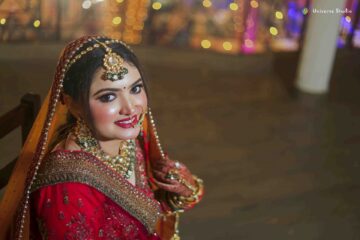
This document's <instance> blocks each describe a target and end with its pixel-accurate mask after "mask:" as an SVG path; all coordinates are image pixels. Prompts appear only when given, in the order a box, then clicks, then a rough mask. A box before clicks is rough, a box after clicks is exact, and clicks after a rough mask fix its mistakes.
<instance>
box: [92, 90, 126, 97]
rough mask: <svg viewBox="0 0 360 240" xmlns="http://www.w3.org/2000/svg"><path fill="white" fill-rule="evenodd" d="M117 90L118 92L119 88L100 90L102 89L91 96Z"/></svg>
mask: <svg viewBox="0 0 360 240" xmlns="http://www.w3.org/2000/svg"><path fill="white" fill-rule="evenodd" d="M119 90H120V88H102V89H100V90H98V91H97V92H96V93H94V94H93V96H96V95H98V94H99V93H102V92H106V91H111V92H117V91H119Z"/></svg>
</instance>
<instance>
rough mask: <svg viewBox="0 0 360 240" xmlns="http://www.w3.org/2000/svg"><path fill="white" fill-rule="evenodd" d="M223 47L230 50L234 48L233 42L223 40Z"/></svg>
mask: <svg viewBox="0 0 360 240" xmlns="http://www.w3.org/2000/svg"><path fill="white" fill-rule="evenodd" d="M223 48H224V49H225V50H226V51H230V50H231V49H232V44H231V42H228V41H226V42H223Z"/></svg>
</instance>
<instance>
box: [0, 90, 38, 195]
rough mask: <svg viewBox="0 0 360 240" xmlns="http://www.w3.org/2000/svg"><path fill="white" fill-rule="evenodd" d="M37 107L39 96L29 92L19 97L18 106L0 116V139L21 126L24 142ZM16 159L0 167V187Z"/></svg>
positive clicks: (8, 176) (6, 180)
mask: <svg viewBox="0 0 360 240" xmlns="http://www.w3.org/2000/svg"><path fill="white" fill-rule="evenodd" d="M39 109H40V96H39V95H38V94H31V93H28V94H25V95H24V96H23V97H22V98H21V101H20V104H19V106H17V107H15V108H14V109H12V110H10V111H9V112H7V113H5V114H4V115H3V116H1V117H0V139H1V138H3V137H5V136H6V135H7V134H9V133H10V132H12V131H13V130H15V129H16V128H18V127H21V138H22V144H24V142H25V140H26V137H27V135H28V134H29V132H30V129H31V127H32V125H33V123H34V121H35V118H36V115H37V113H38V112H39ZM16 160H17V158H15V159H14V160H12V161H11V162H10V163H8V164H7V165H6V166H5V167H3V168H2V169H0V189H2V188H3V187H5V186H6V185H7V183H8V181H9V178H10V176H11V172H12V170H13V168H14V166H15V163H16Z"/></svg>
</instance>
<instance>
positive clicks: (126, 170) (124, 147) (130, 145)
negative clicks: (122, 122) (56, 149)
mask: <svg viewBox="0 0 360 240" xmlns="http://www.w3.org/2000/svg"><path fill="white" fill-rule="evenodd" d="M73 135H74V136H75V138H76V140H75V141H76V143H77V144H78V145H79V146H80V148H81V149H82V150H83V151H85V152H88V153H90V154H91V155H93V156H95V157H97V158H98V159H100V160H101V161H103V162H104V163H105V164H106V165H108V166H109V167H111V168H112V169H114V170H115V171H116V172H118V173H120V174H121V175H122V176H123V177H124V178H126V179H129V178H130V177H131V176H132V174H133V172H134V167H135V160H136V153H135V148H136V144H135V140H133V139H131V140H123V141H121V143H120V147H119V149H120V154H119V155H116V156H110V155H109V154H107V153H105V152H104V151H103V150H102V149H101V148H100V145H99V143H98V141H97V140H96V139H95V138H94V137H93V136H92V133H91V131H90V129H89V128H88V127H87V126H86V124H85V122H84V121H83V120H78V121H77V123H76V125H75V127H74V129H73Z"/></svg>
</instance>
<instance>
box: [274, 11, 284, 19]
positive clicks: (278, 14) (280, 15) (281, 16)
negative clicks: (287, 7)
mask: <svg viewBox="0 0 360 240" xmlns="http://www.w3.org/2000/svg"><path fill="white" fill-rule="evenodd" d="M275 17H276V18H277V19H283V18H284V15H283V13H282V12H280V11H276V12H275Z"/></svg>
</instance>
